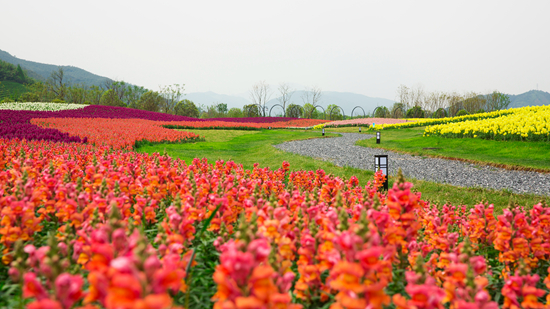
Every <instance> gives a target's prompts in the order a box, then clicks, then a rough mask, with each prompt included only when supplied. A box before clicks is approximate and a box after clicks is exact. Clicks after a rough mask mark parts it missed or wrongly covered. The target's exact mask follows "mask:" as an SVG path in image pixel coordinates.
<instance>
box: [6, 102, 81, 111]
mask: <svg viewBox="0 0 550 309" xmlns="http://www.w3.org/2000/svg"><path fill="white" fill-rule="evenodd" d="M86 106H88V105H85V104H75V103H44V102H26V103H20V102H14V103H0V110H14V111H41V112H57V111H62V110H73V109H83V108H84V107H86Z"/></svg>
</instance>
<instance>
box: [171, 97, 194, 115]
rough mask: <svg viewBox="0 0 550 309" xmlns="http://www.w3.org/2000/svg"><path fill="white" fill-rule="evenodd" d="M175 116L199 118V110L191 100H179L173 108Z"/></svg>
mask: <svg viewBox="0 0 550 309" xmlns="http://www.w3.org/2000/svg"><path fill="white" fill-rule="evenodd" d="M174 111H175V114H176V115H179V116H186V117H192V118H199V109H198V108H197V106H196V105H195V103H193V101H191V100H187V99H184V100H181V101H179V102H178V104H176V107H175V108H174Z"/></svg>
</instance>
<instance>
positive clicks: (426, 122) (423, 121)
mask: <svg viewBox="0 0 550 309" xmlns="http://www.w3.org/2000/svg"><path fill="white" fill-rule="evenodd" d="M512 113H514V109H507V110H500V111H494V112H489V113H480V114H471V115H464V116H458V117H445V118H415V119H407V120H409V122H403V123H395V124H381V125H376V127H375V128H372V127H371V128H368V129H370V130H372V129H374V130H383V129H404V128H413V127H424V126H430V125H437V124H447V123H455V122H463V121H468V120H480V119H486V118H497V117H502V116H504V115H509V114H512ZM411 121H413V122H411Z"/></svg>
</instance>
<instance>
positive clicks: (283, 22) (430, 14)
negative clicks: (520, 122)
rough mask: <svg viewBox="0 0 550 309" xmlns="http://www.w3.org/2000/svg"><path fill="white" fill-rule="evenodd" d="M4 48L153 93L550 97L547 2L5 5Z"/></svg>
mask: <svg viewBox="0 0 550 309" xmlns="http://www.w3.org/2000/svg"><path fill="white" fill-rule="evenodd" d="M1 8H2V18H0V49H2V50H5V51H7V52H9V53H10V54H12V55H15V56H17V57H18V58H22V59H25V60H32V61H37V62H43V63H48V64H57V65H73V66H77V67H80V68H82V69H85V70H87V71H90V72H92V73H95V74H98V75H102V76H106V77H109V78H113V79H119V80H120V79H121V80H124V81H127V82H130V83H133V84H137V85H141V86H145V87H146V88H150V89H154V90H158V87H159V85H168V84H175V83H178V84H185V89H186V92H187V93H188V92H199V91H214V92H217V93H223V94H238V93H246V92H248V91H249V90H250V88H251V87H252V85H253V84H254V83H256V82H258V81H260V80H265V81H266V82H267V83H269V84H272V85H277V84H279V83H280V82H290V83H294V84H299V85H304V86H313V85H316V86H318V87H320V88H321V89H322V90H329V91H345V92H355V93H360V94H364V95H367V96H371V97H383V98H388V99H395V94H396V89H397V87H398V86H399V85H400V84H404V85H407V86H415V85H418V84H422V85H423V86H424V88H425V89H426V90H428V91H432V90H442V91H459V92H464V91H478V92H486V91H489V90H495V89H497V90H499V91H502V92H505V93H509V94H519V93H523V92H526V91H529V90H532V89H536V88H537V84H538V89H539V90H544V91H549V92H550V39H549V38H550V18H549V15H548V13H549V12H550V1H548V0H542V1H503V0H500V1H482V0H476V1H441V0H438V1H410V0H406V1H342V0H339V1H319V0H317V1H280V0H279V1H258V0H256V1H240V0H235V1H204V0H199V1H196V0H195V1H162V0H160V1H115V0H109V1H93V2H89V1H74V0H71V1H2V3H1Z"/></svg>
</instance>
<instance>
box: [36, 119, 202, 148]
mask: <svg viewBox="0 0 550 309" xmlns="http://www.w3.org/2000/svg"><path fill="white" fill-rule="evenodd" d="M31 123H32V124H35V125H37V126H39V127H41V128H54V129H57V130H59V131H61V132H63V133H67V134H70V135H76V136H78V137H79V138H81V139H86V141H88V142H89V143H92V144H95V145H105V146H109V147H112V148H114V149H122V148H123V149H128V150H130V149H132V148H133V147H134V146H135V145H136V143H137V144H139V143H140V142H142V141H146V142H156V143H159V142H171V143H184V142H192V141H196V140H197V139H199V136H198V135H196V134H193V133H190V132H182V131H176V130H170V129H166V128H164V127H163V126H162V125H161V124H159V122H158V121H152V120H144V119H111V118H42V119H41V118H34V119H32V120H31Z"/></svg>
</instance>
